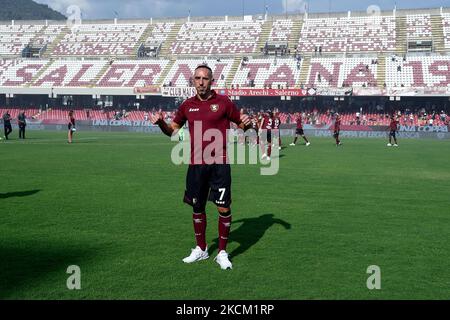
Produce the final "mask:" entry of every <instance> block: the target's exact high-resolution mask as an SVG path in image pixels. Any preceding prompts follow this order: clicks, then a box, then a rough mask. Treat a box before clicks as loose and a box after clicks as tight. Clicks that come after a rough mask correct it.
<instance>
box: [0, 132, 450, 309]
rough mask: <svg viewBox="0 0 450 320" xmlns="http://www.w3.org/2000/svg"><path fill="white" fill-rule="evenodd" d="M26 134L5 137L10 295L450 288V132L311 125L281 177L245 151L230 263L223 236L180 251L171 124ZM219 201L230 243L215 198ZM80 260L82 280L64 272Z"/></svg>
mask: <svg viewBox="0 0 450 320" xmlns="http://www.w3.org/2000/svg"><path fill="white" fill-rule="evenodd" d="M16 133H17V132H16ZM13 134H14V133H13ZM27 134H28V137H29V139H27V140H25V141H20V140H18V139H17V138H14V140H11V141H8V142H5V141H0V158H1V164H0V180H1V184H0V299H151V300H159V299H194V300H197V299H199V300H200V299H449V298H450V258H449V252H450V241H449V239H450V210H449V208H450V207H449V194H450V169H449V168H450V167H449V164H450V160H449V159H450V141H437V140H400V141H399V143H400V147H399V148H387V147H386V142H387V141H386V140H380V139H345V138H344V139H343V146H342V147H340V148H336V147H335V146H334V144H333V140H332V139H330V138H329V139H325V138H311V142H312V143H311V146H310V147H305V146H304V145H297V146H296V147H287V148H285V149H283V150H282V151H281V154H282V157H281V158H280V171H279V173H278V174H277V175H275V176H261V175H260V174H259V173H260V166H257V165H235V166H233V167H232V175H233V190H232V197H233V204H232V212H233V219H234V220H233V221H234V222H233V224H232V231H231V234H230V243H229V245H228V251H229V252H230V253H231V260H232V262H233V270H227V271H223V270H221V269H220V268H219V266H218V265H217V263H215V262H214V261H213V258H214V256H215V255H216V253H217V250H215V251H214V252H212V253H211V254H210V255H211V256H210V259H208V260H205V261H201V262H198V263H195V264H190V265H187V264H184V263H183V262H182V261H181V259H182V258H183V257H185V256H186V255H187V254H189V253H190V249H191V248H193V247H194V243H195V240H194V234H193V228H192V218H191V213H192V212H191V209H190V207H188V206H187V205H185V204H183V203H182V201H181V200H182V196H183V192H184V183H185V174H186V166H185V165H181V166H176V165H174V164H172V162H171V160H170V153H171V148H172V146H173V145H174V143H173V142H170V140H169V139H168V138H167V137H164V136H162V135H151V134H140V133H136V134H133V133H101V132H77V133H76V134H75V138H74V141H75V143H74V144H72V145H69V144H67V143H66V133H65V132H36V131H29V132H28V133H27ZM290 142H291V139H289V141H287V139H286V138H285V139H284V144H285V145H287V144H288V143H290ZM207 215H208V229H207V240H208V244H209V246H210V247H211V248H212V249H214V248H216V249H217V247H216V246H215V244H214V243H215V241H216V240H217V212H216V209H215V208H214V206H213V205H212V204H211V203H210V204H208V207H207ZM70 265H77V266H79V267H80V269H81V290H68V289H67V287H66V280H67V278H68V277H69V276H70V275H69V274H67V273H66V270H67V267H68V266H70ZM370 265H377V266H379V267H380V268H381V289H380V290H369V289H368V288H367V287H366V281H367V278H368V277H369V276H370V274H368V273H367V272H366V271H367V268H368V266H370Z"/></svg>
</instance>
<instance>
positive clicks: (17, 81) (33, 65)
mask: <svg viewBox="0 0 450 320" xmlns="http://www.w3.org/2000/svg"><path fill="white" fill-rule="evenodd" d="M48 62H49V61H48V60H27V59H15V60H1V61H0V84H1V85H2V86H5V87H20V86H24V85H28V84H30V83H31V81H32V79H33V77H34V76H35V75H37V73H38V72H39V71H40V70H42V69H43V68H44V67H45V66H46V65H47V64H48Z"/></svg>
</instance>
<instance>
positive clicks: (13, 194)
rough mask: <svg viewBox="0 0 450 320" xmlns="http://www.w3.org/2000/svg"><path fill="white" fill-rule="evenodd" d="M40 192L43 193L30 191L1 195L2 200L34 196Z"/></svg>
mask: <svg viewBox="0 0 450 320" xmlns="http://www.w3.org/2000/svg"><path fill="white" fill-rule="evenodd" d="M39 191H41V190H28V191H17V192H7V193H0V199H6V198H12V197H26V196H32V195H33V194H35V193H38V192H39Z"/></svg>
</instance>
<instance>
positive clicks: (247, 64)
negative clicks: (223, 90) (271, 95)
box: [232, 57, 301, 88]
mask: <svg viewBox="0 0 450 320" xmlns="http://www.w3.org/2000/svg"><path fill="white" fill-rule="evenodd" d="M300 69H301V63H297V60H296V59H294V58H277V57H270V58H269V57H268V58H247V59H242V61H241V63H240V65H239V67H238V71H237V72H236V75H235V77H234V80H233V82H232V85H233V86H235V87H257V88H267V87H272V88H278V86H280V87H283V88H286V87H291V88H292V87H294V86H295V84H296V83H297V82H298V81H299V78H300Z"/></svg>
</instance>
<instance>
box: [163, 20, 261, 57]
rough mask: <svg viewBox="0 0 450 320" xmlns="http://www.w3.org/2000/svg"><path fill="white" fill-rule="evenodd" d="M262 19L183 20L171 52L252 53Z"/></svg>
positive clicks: (201, 53)
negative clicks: (227, 20) (184, 21)
mask: <svg viewBox="0 0 450 320" xmlns="http://www.w3.org/2000/svg"><path fill="white" fill-rule="evenodd" d="M262 23H263V22H262V21H258V20H257V21H229V22H225V21H209V22H186V23H185V24H183V25H182V26H181V29H180V31H179V32H178V35H177V38H176V40H175V42H174V43H173V44H172V47H171V52H172V54H198V55H205V54H206V55H208V54H211V55H217V54H237V53H241V54H246V53H253V52H255V49H256V43H257V41H258V39H259V35H260V33H261V27H262Z"/></svg>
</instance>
